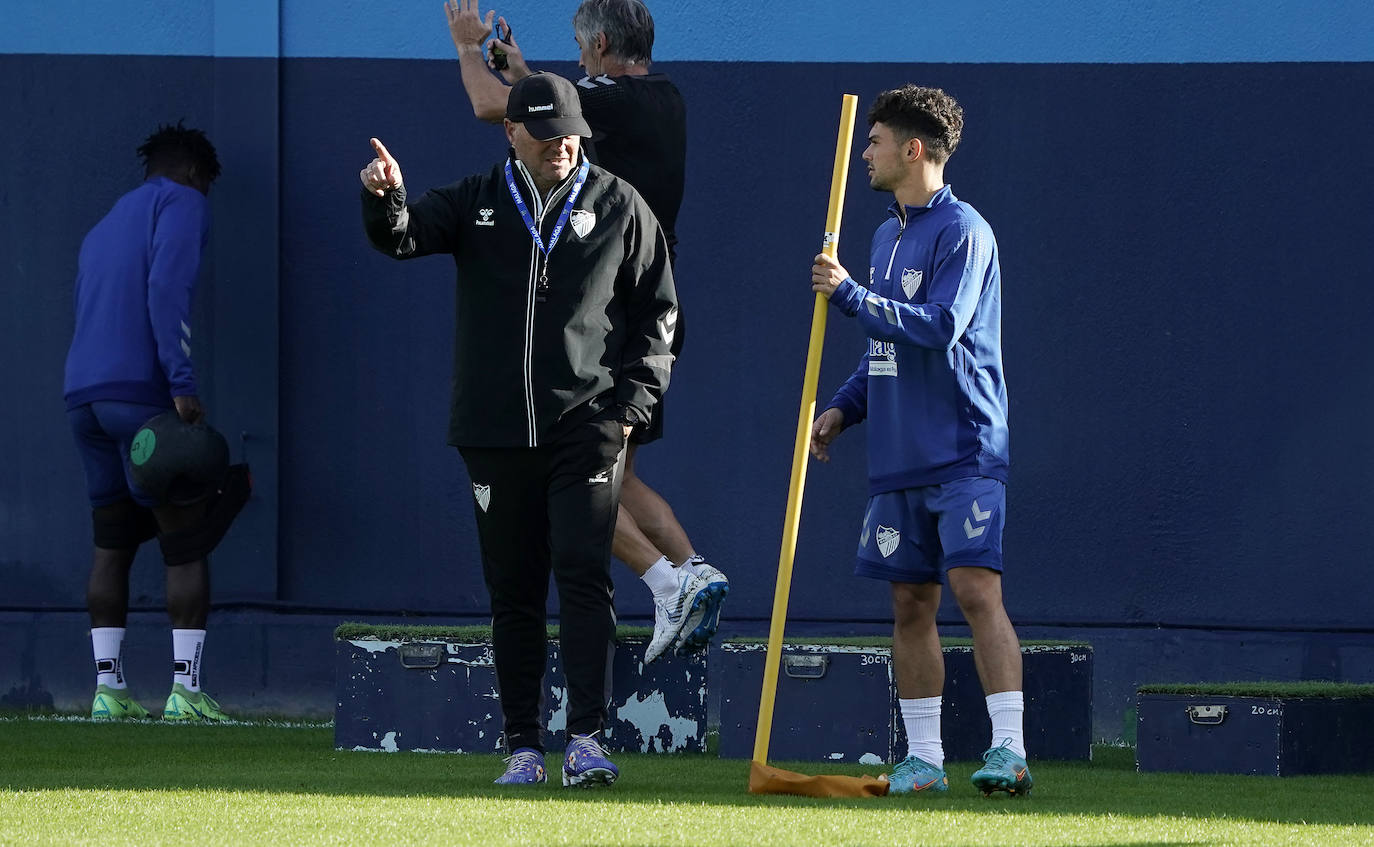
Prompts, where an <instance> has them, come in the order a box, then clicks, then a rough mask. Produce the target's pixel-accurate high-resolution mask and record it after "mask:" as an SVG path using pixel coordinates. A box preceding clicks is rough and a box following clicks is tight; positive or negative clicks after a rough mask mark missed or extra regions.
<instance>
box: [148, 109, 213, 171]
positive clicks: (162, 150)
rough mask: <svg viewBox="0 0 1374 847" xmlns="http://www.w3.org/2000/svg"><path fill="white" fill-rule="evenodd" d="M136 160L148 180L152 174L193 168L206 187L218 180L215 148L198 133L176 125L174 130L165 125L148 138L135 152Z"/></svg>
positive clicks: (196, 130)
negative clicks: (138, 161) (138, 159)
mask: <svg viewBox="0 0 1374 847" xmlns="http://www.w3.org/2000/svg"><path fill="white" fill-rule="evenodd" d="M138 157H139V158H140V159H142V160H143V170H144V173H145V174H146V175H149V176H151V175H152V174H153V173H154V172H165V171H169V170H180V169H187V170H189V169H191V168H193V167H194V168H195V171H196V173H197V174H199V175H200V176H201V177H203V178H204V179H205V181H206V183H207V184H209V183H211V182H214V181H215V180H216V179H218V178H219V156H217V155H215V145H213V144H211V143H210V139H208V138H206V137H205V133H204V132H202V131H201V130H198V129H188V128H187V127H184V126H182V122H181V121H177V123H176V126H172V125H170V124H164V125H161V126H159V127H158V128H157V132H155V133H153V134H152V135H150V136H148V138H147V140H145V141H144V142H143V144H142V146H140V147H139V148H138Z"/></svg>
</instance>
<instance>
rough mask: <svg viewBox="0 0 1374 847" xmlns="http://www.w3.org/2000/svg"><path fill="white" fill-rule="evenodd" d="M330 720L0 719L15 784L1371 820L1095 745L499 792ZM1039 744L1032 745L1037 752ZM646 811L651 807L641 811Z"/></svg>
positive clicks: (492, 773)
mask: <svg viewBox="0 0 1374 847" xmlns="http://www.w3.org/2000/svg"><path fill="white" fill-rule="evenodd" d="M333 742H334V738H333V730H332V729H330V728H328V727H308V728H282V727H261V726H168V725H164V724H161V723H157V722H145V723H121V724H96V723H91V722H84V721H52V720H27V719H22V718H20V719H10V720H0V749H4V750H5V751H6V760H7V761H6V763H5V767H4V769H3V771H0V788H2V789H4V790H8V791H21V790H22V791H40V790H55V789H77V790H93V791H164V790H166V791H171V790H187V789H214V790H223V791H232V792H268V793H278V792H281V793H308V794H318V795H334V796H372V797H407V796H408V797H416V796H429V797H440V798H442V797H451V798H454V799H466V798H512V797H519V798H520V799H522V800H527V801H536V802H553V801H565V802H567V801H571V802H604V801H606V800H608V799H614V800H615V801H618V802H621V803H627V804H629V803H644V804H658V803H661V802H664V801H672V802H677V803H705V804H711V805H735V806H821V807H835V808H845V807H874V806H875V805H876V804H899V805H900V807H901V808H905V809H912V808H916V809H926V810H931V811H969V810H973V811H985V812H988V813H991V814H1010V815H1029V816H1037V815H1065V814H1071V815H1102V816H1106V815H1112V816H1117V817H1121V816H1133V817H1150V818H1153V817H1158V816H1170V817H1189V818H1208V819H1218V820H1238V821H1264V822H1272V823H1283V824H1299V823H1307V824H1332V825H1357V826H1358V825H1371V824H1374V805H1371V804H1368V803H1366V802H1364V800H1363V798H1367V797H1368V796H1369V795H1370V794H1371V792H1374V775H1358V776H1307V777H1288V778H1283V779H1280V778H1277V777H1245V776H1218V775H1204V774H1156V773H1150V774H1139V773H1136V771H1135V761H1134V751H1133V750H1131V749H1129V748H1116V747H1105V746H1099V747H1096V748H1094V751H1093V754H1094V760H1093V761H1092V762H1037V761H1035V759H1034V758H1032V759H1031V770H1032V773H1033V775H1034V777H1035V780H1036V788H1035V789H1034V790H1033V791H1032V793H1031V795H1030V796H1029V797H1024V798H1012V797H1007V796H1006V795H1001V794H999V795H994V796H993V797H992V798H984V797H982V796H981V795H979V794H978V792H977V791H975V790H974V789H973V787H972V786H971V785H970V784H969V782H968V777H969V775H970V774H971V773H972V772H973V771H974V770H975V769H976V766H977V764H978V763H973V762H954V763H950V764H948V765H947V767H946V770H947V771H948V773H949V778H950V791H949V793H948V794H945V795H938V796H933V797H927V796H917V797H888V798H879V799H834V800H814V799H808V798H801V797H784V796H755V795H750V794H748V793H747V791H746V790H745V786H746V785H747V783H748V774H749V763H748V762H747V761H744V760H738V759H717V758H714V757H711V756H709V755H702V754H682V755H674V756H663V755H647V754H621V755H617V756H615V757H614V759H615V761H616V763H617V764H618V765H619V766H620V769H621V780H620V781H619V782H618V783H617V784H616V785H615V786H614V787H613V788H611V789H609V790H600V791H584V790H572V789H568V790H565V789H563V788H562V787H561V786H559V785H558V780H559V759H558V756H557V754H554V753H550V754H549V756H548V760H547V761H548V766H549V771H550V779H551V783H550V784H549V785H543V786H529V787H521V788H512V787H500V786H495V785H493V784H492V782H491V781H492V780H493V779H494V778H495V777H496V776H497V775H499V774H500V773H501V771H502V760H501V757H499V756H495V755H477V754H471V755H454V754H427V753H395V754H386V753H370V752H353V751H339V750H335V749H333ZM1032 752H1033V751H1032ZM773 764H776V765H778V766H780V767H785V768H789V769H793V770H798V771H802V772H804V773H841V774H859V773H876V772H878V771H879V770H881V769H880V768H872V767H865V766H856V765H837V764H828V763H815V762H810V763H800V762H775V763H773ZM646 813H647V812H646Z"/></svg>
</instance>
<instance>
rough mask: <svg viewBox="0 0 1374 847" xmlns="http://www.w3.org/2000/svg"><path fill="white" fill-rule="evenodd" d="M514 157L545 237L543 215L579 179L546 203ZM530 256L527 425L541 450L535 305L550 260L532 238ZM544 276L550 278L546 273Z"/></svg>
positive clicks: (533, 443) (568, 181)
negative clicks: (536, 403) (536, 396)
mask: <svg viewBox="0 0 1374 847" xmlns="http://www.w3.org/2000/svg"><path fill="white" fill-rule="evenodd" d="M511 158H512V159H514V160H515V168H514V170H516V171H519V172H520V177H521V180H522V181H523V182H524V185H525V187H526V188H528V189H529V196H530V197H533V198H534V214H533V215H532V217H533V218H534V228H535V229H536V230H537V231H538V232H539V237H540V238H543V237H544V215H545V214H546V213H547V212H548V210H549V208H550V207H551V206H552V205H553V202H552V201H554V200H556V199H557V198H558V197H559V195H561V194H562V193H563V192H564V190H566V189H567V188H568V186H570V185H571V184H572V181H573V180H574V179H576V173H577V171H576V169H574V171H573V173H572V174H571V175H569V176H568V178H567V179H565V180H564V181H563V182H562V184H560V185H559V186H558V187H556V188H555V189H554V190H553V191H552V192H550V194H549V200H550V201H551V202H549V203H545V202H544V198H543V197H542V196H540V194H539V188H538V187H537V186H536V185H535V184H534V177H532V176H531V175H530V172H529V170H528V169H527V168H526V167H525V163H524V162H521V161H520V160H519V159H516V158H515V156H514V155H513V154H512V156H511ZM581 165H582V162H581V160H580V158H579V161H578V167H581ZM530 254H531V255H530V259H531V262H530V270H529V277H528V279H527V283H528V284H527V287H526V290H525V297H526V299H525V361H524V365H523V368H522V370H523V371H524V376H525V425H526V426H527V427H528V432H529V446H530V447H538V446H539V434H538V433H539V418H538V416H537V415H536V413H535V408H534V307H535V304H537V303H542V302H544V301H545V300H547V299H548V284H547V283H545V284H544V285H543V286H542V287H543V289H544V295H543V296H540V287H541V286H540V284H539V277H540V274H539V271H540V267H539V261H540V259H543V261H544V263H545V266H546V268H547V265H548V261H549V260H548V257H547V256H545V255H544V254H543V252H542V251H541V250H540V249H539V247H538V245H536V244H535V243H534V239H533V238H531V239H530ZM545 275H547V270H546V273H545Z"/></svg>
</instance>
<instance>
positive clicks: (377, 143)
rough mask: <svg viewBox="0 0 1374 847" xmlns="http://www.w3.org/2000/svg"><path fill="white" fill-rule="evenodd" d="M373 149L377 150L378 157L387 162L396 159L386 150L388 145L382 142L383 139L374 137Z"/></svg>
mask: <svg viewBox="0 0 1374 847" xmlns="http://www.w3.org/2000/svg"><path fill="white" fill-rule="evenodd" d="M372 149H373V150H376V151H377V158H379V159H381V160H383V161H387V162H394V161H396V160H395V159H393V158H391V154H390V153H388V152H387V151H386V145H385V144H383V143H382V141H381V139H379V138H374V139H372Z"/></svg>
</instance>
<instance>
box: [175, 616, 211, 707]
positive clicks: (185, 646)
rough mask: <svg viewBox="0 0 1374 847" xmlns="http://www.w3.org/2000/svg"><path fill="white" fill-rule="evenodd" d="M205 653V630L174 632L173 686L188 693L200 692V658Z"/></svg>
mask: <svg viewBox="0 0 1374 847" xmlns="http://www.w3.org/2000/svg"><path fill="white" fill-rule="evenodd" d="M204 651H205V630H203V629H174V630H172V684H173V685H175V684H176V683H178V682H179V683H181V685H182V687H183V688H185V689H186V690H187V691H190V692H192V693H195V692H197V691H199V690H200V657H201V654H202V653H203V652H204Z"/></svg>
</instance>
